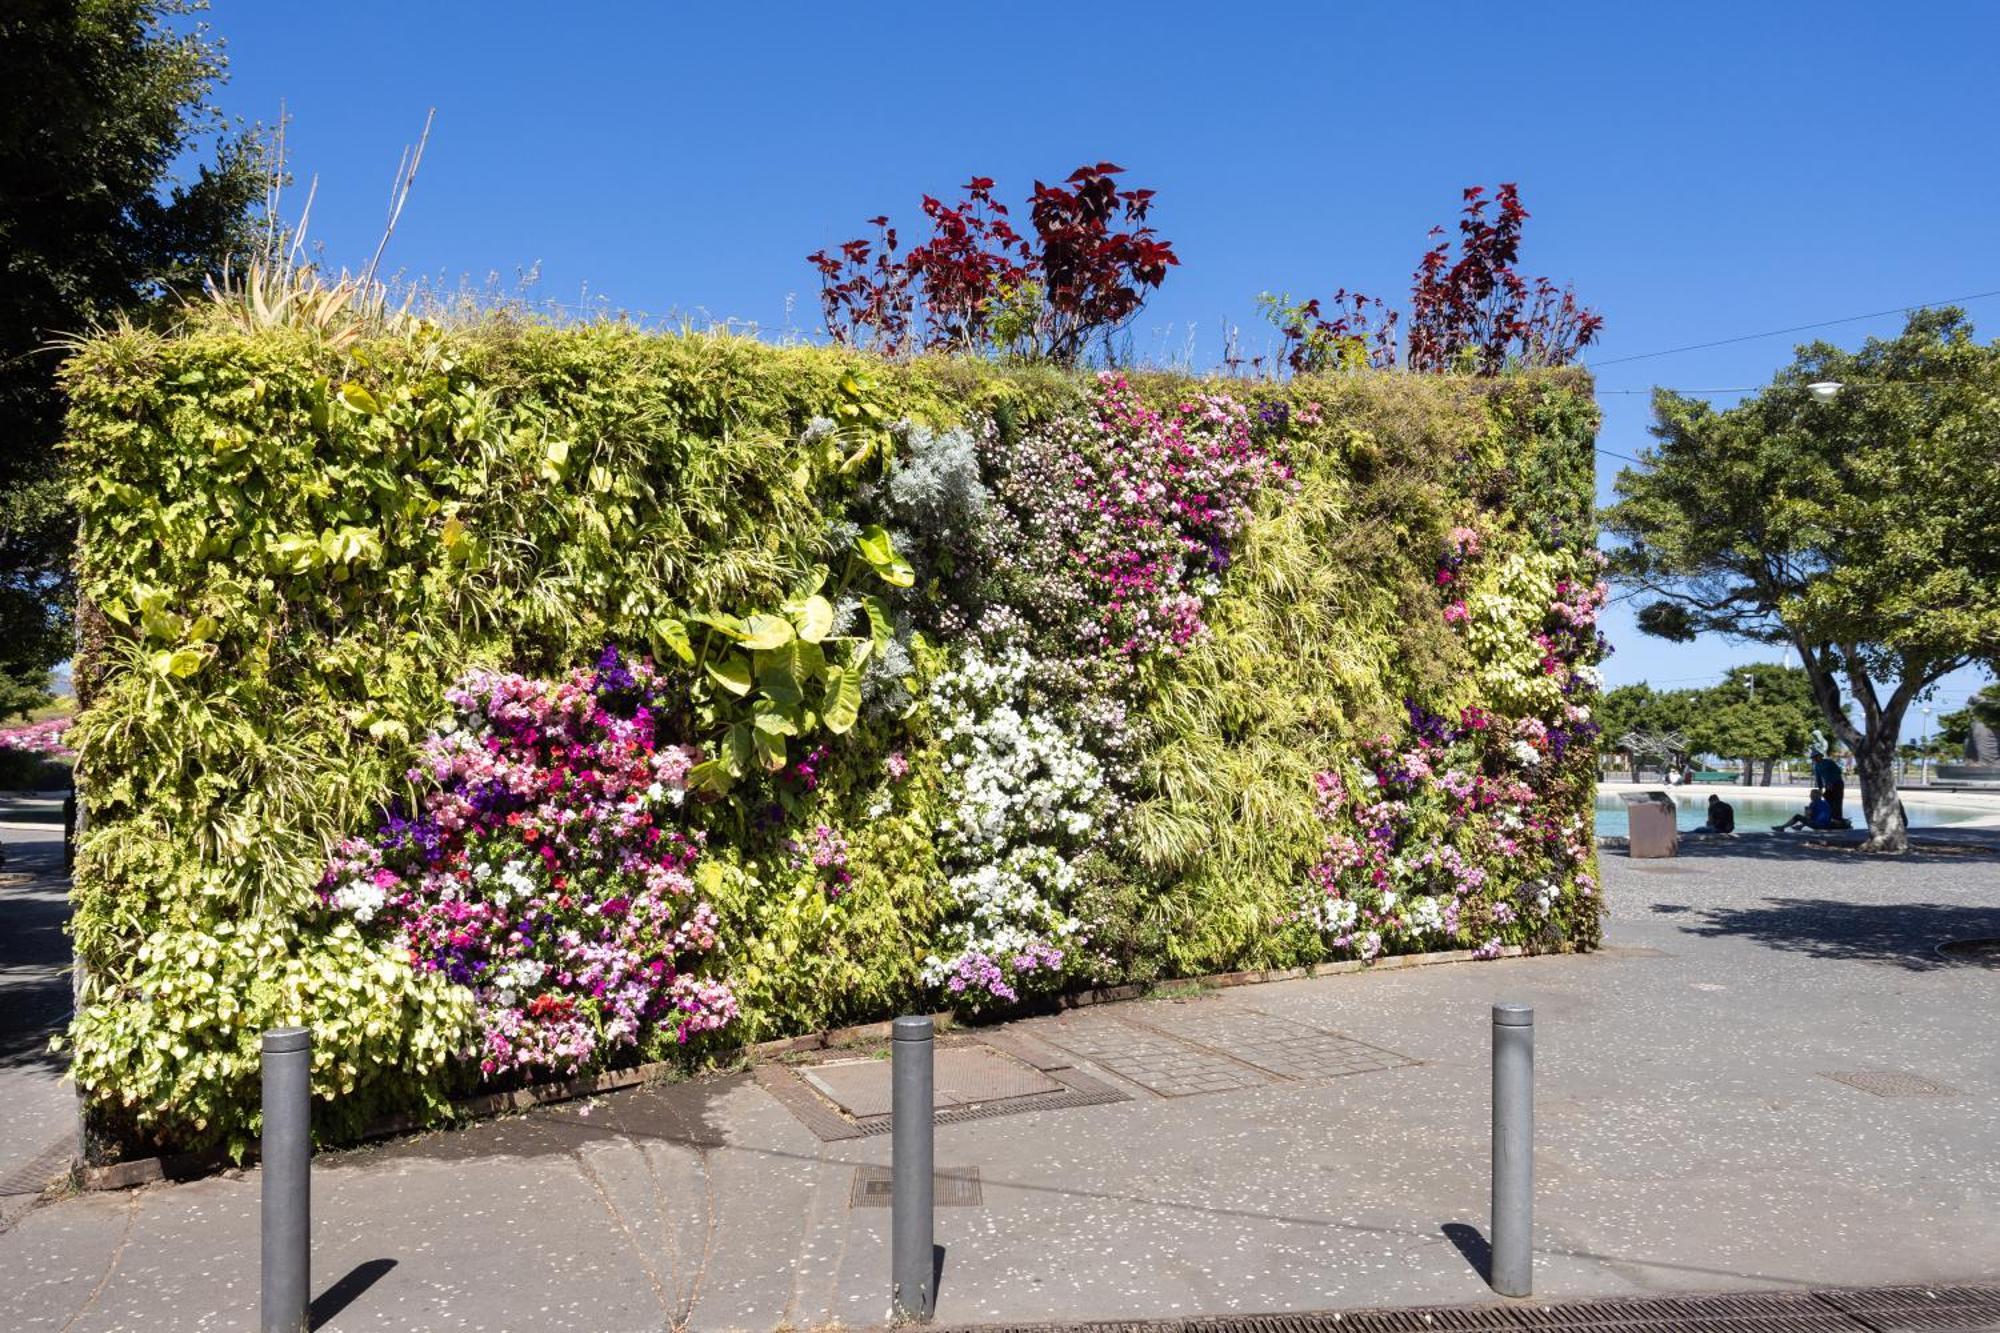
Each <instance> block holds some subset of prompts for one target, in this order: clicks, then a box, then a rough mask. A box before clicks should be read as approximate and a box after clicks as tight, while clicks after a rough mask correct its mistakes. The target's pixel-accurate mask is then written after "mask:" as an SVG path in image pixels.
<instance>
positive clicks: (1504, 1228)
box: [1492, 1004, 1535, 1296]
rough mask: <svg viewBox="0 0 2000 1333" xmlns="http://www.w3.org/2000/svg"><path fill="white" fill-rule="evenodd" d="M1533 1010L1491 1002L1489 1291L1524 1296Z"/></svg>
mask: <svg viewBox="0 0 2000 1333" xmlns="http://www.w3.org/2000/svg"><path fill="white" fill-rule="evenodd" d="M1534 1233H1535V1011H1534V1008H1533V1007H1532V1006H1530V1005H1525V1004H1496V1005H1494V1006H1493V1229H1492V1237H1493V1261H1492V1264H1493V1271H1492V1282H1493V1290H1495V1291H1497V1292H1499V1293H1500V1294H1501V1295H1502V1296H1526V1295H1528V1294H1529V1293H1530V1292H1531V1291H1533V1290H1534V1282H1535V1274H1534V1269H1535V1260H1534V1254H1533V1243H1534Z"/></svg>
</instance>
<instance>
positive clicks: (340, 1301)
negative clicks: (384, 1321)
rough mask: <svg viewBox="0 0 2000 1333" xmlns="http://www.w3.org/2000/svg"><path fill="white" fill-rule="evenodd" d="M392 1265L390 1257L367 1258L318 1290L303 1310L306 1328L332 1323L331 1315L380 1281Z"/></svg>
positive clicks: (343, 1308)
mask: <svg viewBox="0 0 2000 1333" xmlns="http://www.w3.org/2000/svg"><path fill="white" fill-rule="evenodd" d="M395 1266H396V1261H395V1260H394V1259H370V1260H368V1261H367V1262H366V1263H359V1264H356V1265H355V1266H354V1267H353V1268H352V1269H350V1270H349V1271H348V1274H347V1276H346V1277H344V1278H342V1279H340V1281H338V1282H336V1283H334V1284H333V1285H332V1286H330V1287H328V1288H327V1289H326V1290H325V1291H322V1292H321V1293H320V1294H319V1295H318V1296H316V1297H314V1298H313V1303H312V1305H311V1306H310V1307H308V1308H307V1310H306V1327H307V1328H314V1329H318V1328H325V1327H326V1326H327V1325H328V1324H330V1323H332V1322H333V1317H334V1316H335V1315H337V1314H339V1313H340V1312H341V1311H342V1310H345V1309H346V1308H347V1307H348V1306H350V1305H352V1304H354V1302H355V1301H356V1300H357V1299H359V1298H360V1296H361V1294H362V1293H363V1292H365V1291H367V1290H368V1289H369V1288H370V1287H372V1286H374V1285H375V1284H376V1283H377V1282H380V1281H381V1280H382V1279H383V1278H384V1277H386V1276H387V1275H388V1272H389V1270H390V1269H392V1268H394V1267H395Z"/></svg>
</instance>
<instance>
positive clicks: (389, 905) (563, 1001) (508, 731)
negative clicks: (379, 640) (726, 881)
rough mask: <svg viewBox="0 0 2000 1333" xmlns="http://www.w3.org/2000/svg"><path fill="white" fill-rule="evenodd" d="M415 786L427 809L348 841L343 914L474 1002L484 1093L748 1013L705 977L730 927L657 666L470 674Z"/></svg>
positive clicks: (338, 896)
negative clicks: (709, 880)
mask: <svg viewBox="0 0 2000 1333" xmlns="http://www.w3.org/2000/svg"><path fill="white" fill-rule="evenodd" d="M448 698H449V700H450V702H451V705H452V707H453V710H454V712H453V716H452V717H451V718H450V719H449V720H448V721H447V722H445V723H444V724H443V725H441V726H440V727H439V728H438V729H437V730H436V731H435V732H433V733H432V734H431V735H429V736H428V737H426V738H425V740H424V741H423V743H422V746H421V747H420V751H419V759H418V762H417V763H416V765H415V766H414V767H412V768H411V769H410V771H409V773H408V778H409V781H410V783H411V784H412V786H413V787H415V788H416V789H417V790H418V791H419V792H420V793H422V795H421V799H420V802H419V804H418V805H417V807H416V808H415V809H414V810H404V809H393V810H391V811H390V812H389V814H388V815H387V817H386V818H385V820H384V822H383V824H382V826H381V828H380V829H379V831H378V832H377V834H376V836H375V837H374V838H373V839H350V840H348V841H347V842H346V843H344V844H342V846H341V847H340V849H339V851H338V853H337V855H336V856H335V858H334V860H333V863H332V865H331V866H330V868H329V869H328V871H327V874H326V878H325V880H324V882H323V885H322V894H323V896H324V898H325V900H326V902H327V904H328V905H329V907H331V908H332V909H333V910H335V911H339V912H344V913H348V914H350V915H351V916H353V918H354V919H355V920H356V921H357V922H360V923H361V924H362V925H363V926H364V927H365V928H366V929H369V930H374V931H383V932H387V933H389V934H391V935H393V936H394V937H395V938H396V939H397V940H399V941H400V942H401V943H402V944H403V945H404V946H405V947H406V948H407V949H408V951H409V960H410V963H411V965H412V966H413V967H415V968H418V969H420V970H422V971H425V972H429V973H435V974H440V975H441V976H442V977H443V978H444V979H446V980H447V981H449V982H451V983H453V984H455V985H459V986H463V987H465V988H467V989H468V990H470V991H471V992H472V995H473V998H474V1001H475V1008H476V1012H477V1015H478V1024H479V1034H478V1050H477V1052H476V1055H477V1059H478V1063H479V1068H480V1071H481V1073H482V1074H484V1075H485V1076H486V1077H487V1078H489V1079H496V1078H500V1077H503V1076H508V1075H550V1074H562V1075H568V1074H575V1073H578V1072H580V1071H582V1070H584V1069H586V1068H590V1067H595V1066H599V1065H601V1064H603V1063H604V1061H605V1060H606V1059H608V1058H609V1057H610V1056H611V1055H612V1054H613V1053H614V1052H616V1051H617V1050H619V1049H622V1048H630V1047H635V1046H640V1045H641V1044H642V1043H646V1042H647V1041H648V1039H650V1038H654V1037H658V1038H661V1039H665V1040H671V1041H674V1042H682V1043H684V1042H687V1041H689V1040H691V1039H692V1038H693V1037H695V1036H696V1035H697V1034H700V1033H704V1032H711V1031H714V1030H716V1029H718V1028H721V1027H722V1026H724V1025H725V1024H727V1023H728V1022H729V1021H730V1020H731V1019H732V1018H734V1017H735V1015H736V1000H735V997H734V995H733V994H732V993H731V991H730V989H729V987H728V985H727V984H725V983H723V982H721V981H718V980H712V979H709V978H707V977H706V976H704V975H703V970H702V964H703V960H704V956H705V955H707V954H708V953H709V952H710V951H711V950H713V949H714V948H715V946H716V942H717V940H716V917H715V913H714V911H713V910H712V909H711V908H710V907H709V905H708V904H707V903H706V902H704V901H702V900H701V899H700V898H699V897H698V895H697V894H696V892H695V886H694V881H693V879H692V877H691V872H692V871H693V869H694V866H695V864H696V861H697V859H698V858H699V855H700V839H699V836H698V835H697V836H690V835H689V834H687V833H685V832H683V831H681V828H680V824H681V817H680V816H681V806H682V803H683V800H684V795H685V790H686V778H687V773H688V770H689V768H691V767H692V766H693V764H694V763H695V761H696V759H697V757H698V756H697V755H696V754H695V753H694V752H693V751H691V750H689V749H687V748H685V747H682V746H677V745H669V744H663V743H661V742H660V741H659V740H658V738H657V737H656V736H655V717H656V713H657V711H658V707H659V684H658V681H657V678H656V676H655V674H654V672H653V669H652V667H651V666H650V664H647V663H643V662H627V661H626V660H624V659H622V658H621V657H620V656H619V654H618V653H617V652H616V651H615V650H612V649H607V650H606V651H605V653H604V655H603V657H601V658H600V659H599V661H598V663H597V665H596V667H595V668H594V669H590V670H581V671H576V672H573V673H571V674H570V675H569V676H567V677H565V678H563V679H561V680H559V681H554V682H548V681H537V680H530V679H527V678H525V677H522V676H518V675H512V674H507V673H502V672H492V671H475V672H472V673H470V674H468V675H467V676H466V677H465V678H464V679H463V680H462V681H461V682H460V684H459V685H458V687H457V688H455V689H453V690H452V691H451V692H450V693H449V695H448Z"/></svg>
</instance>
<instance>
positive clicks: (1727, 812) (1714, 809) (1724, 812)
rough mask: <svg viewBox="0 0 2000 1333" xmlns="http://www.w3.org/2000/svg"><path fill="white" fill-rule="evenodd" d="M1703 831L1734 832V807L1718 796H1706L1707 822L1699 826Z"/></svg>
mask: <svg viewBox="0 0 2000 1333" xmlns="http://www.w3.org/2000/svg"><path fill="white" fill-rule="evenodd" d="M1701 831H1702V832H1703V833H1734V832H1736V807H1735V806H1733V805H1731V804H1730V803H1729V802H1727V801H1725V800H1723V799H1722V798H1721V797H1720V796H1715V795H1711V796H1710V797H1709V798H1708V822H1707V823H1706V824H1703V825H1702V826H1701Z"/></svg>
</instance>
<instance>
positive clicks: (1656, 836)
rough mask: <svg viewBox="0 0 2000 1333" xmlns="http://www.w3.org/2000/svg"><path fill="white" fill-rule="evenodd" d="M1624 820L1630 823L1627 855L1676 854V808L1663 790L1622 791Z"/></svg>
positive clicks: (1678, 836) (1678, 847)
mask: <svg viewBox="0 0 2000 1333" xmlns="http://www.w3.org/2000/svg"><path fill="white" fill-rule="evenodd" d="M1625 819H1626V822H1627V823H1628V824H1629V825H1630V826H1631V835H1630V837H1628V838H1627V839H1626V854H1627V855H1629V856H1631V857H1633V858H1634V859H1639V858H1645V857H1658V856H1678V855H1680V850H1681V830H1680V811H1679V809H1678V807H1676V806H1675V805H1674V798H1673V797H1671V796H1669V795H1667V794H1666V793H1665V792H1663V791H1635V792H1626V793H1625Z"/></svg>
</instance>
